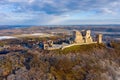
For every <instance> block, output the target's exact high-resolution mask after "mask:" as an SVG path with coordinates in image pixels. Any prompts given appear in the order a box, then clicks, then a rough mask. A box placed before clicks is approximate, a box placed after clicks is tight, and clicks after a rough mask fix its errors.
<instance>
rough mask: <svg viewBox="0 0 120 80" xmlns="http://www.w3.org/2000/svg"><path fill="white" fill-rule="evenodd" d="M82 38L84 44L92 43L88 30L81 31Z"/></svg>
mask: <svg viewBox="0 0 120 80" xmlns="http://www.w3.org/2000/svg"><path fill="white" fill-rule="evenodd" d="M82 36H83V39H84V43H92V42H93V39H92V36H91V31H90V30H82Z"/></svg>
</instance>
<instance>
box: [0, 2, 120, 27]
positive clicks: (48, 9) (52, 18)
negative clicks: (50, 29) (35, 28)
mask: <svg viewBox="0 0 120 80" xmlns="http://www.w3.org/2000/svg"><path fill="white" fill-rule="evenodd" d="M75 24H77V25H79V24H120V0H0V25H75Z"/></svg>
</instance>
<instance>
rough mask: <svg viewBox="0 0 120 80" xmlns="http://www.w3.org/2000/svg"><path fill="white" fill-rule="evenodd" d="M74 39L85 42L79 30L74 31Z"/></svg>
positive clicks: (76, 41)
mask: <svg viewBox="0 0 120 80" xmlns="http://www.w3.org/2000/svg"><path fill="white" fill-rule="evenodd" d="M73 41H74V42H75V43H83V42H84V40H83V36H82V34H81V33H80V32H79V31H77V30H75V31H73Z"/></svg>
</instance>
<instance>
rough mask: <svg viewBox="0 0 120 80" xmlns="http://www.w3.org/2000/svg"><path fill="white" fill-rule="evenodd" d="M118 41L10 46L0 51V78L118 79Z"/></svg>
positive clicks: (10, 79)
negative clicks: (57, 47)
mask: <svg viewBox="0 0 120 80" xmlns="http://www.w3.org/2000/svg"><path fill="white" fill-rule="evenodd" d="M119 44H120V43H115V42H112V43H110V44H109V45H108V46H106V45H105V44H89V45H81V46H72V47H69V48H66V49H64V50H52V51H48V50H40V49H38V48H36V49H35V48H34V49H24V48H19V50H18V49H17V48H13V47H12V48H13V49H12V48H11V49H10V51H9V52H8V53H7V54H2V55H0V80H3V79H7V80H32V79H35V80H38V79H41V80H47V79H48V80H118V79H119V78H120V77H119V73H120V70H119V67H120V63H119V62H120V59H119V58H120V47H119ZM23 76H24V77H23Z"/></svg>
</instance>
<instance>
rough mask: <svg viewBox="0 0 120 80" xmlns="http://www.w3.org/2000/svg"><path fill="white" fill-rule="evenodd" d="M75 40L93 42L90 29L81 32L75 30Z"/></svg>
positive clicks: (77, 41)
mask: <svg viewBox="0 0 120 80" xmlns="http://www.w3.org/2000/svg"><path fill="white" fill-rule="evenodd" d="M73 41H74V43H92V42H93V39H92V36H91V31H90V30H83V31H81V32H79V31H77V30H75V31H73Z"/></svg>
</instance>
